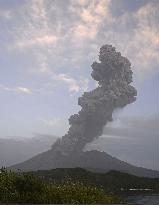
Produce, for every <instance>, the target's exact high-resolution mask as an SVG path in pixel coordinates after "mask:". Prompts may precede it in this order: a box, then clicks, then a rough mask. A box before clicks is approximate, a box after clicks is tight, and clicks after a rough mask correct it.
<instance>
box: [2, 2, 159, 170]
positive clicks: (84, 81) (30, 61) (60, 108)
mask: <svg viewBox="0 0 159 205" xmlns="http://www.w3.org/2000/svg"><path fill="white" fill-rule="evenodd" d="M0 28H1V32H0V44H1V47H0V102H1V103H0V122H1V123H0V137H3V138H4V137H8V136H21V137H31V136H34V135H36V134H37V133H39V134H53V135H57V136H62V135H64V134H65V132H66V131H67V130H68V118H69V116H70V115H71V114H74V113H77V112H78V111H79V110H80V107H79V106H78V105H77V99H78V97H79V96H81V95H82V93H83V92H85V91H89V90H92V89H94V88H95V87H96V82H95V81H94V80H93V79H91V76H90V74H91V64H92V63H93V61H95V60H98V52H99V48H100V47H101V46H102V45H104V44H112V45H113V46H115V47H116V49H117V50H118V51H120V52H121V53H122V55H123V56H126V57H127V58H128V59H129V60H130V62H131V64H132V70H133V73H134V74H133V79H134V82H133V85H134V86H135V87H136V88H137V90H138V97H137V101H136V102H135V103H133V104H131V105H129V106H127V107H126V108H124V110H120V111H116V112H115V113H114V122H113V123H112V124H111V125H110V127H113V128H115V129H116V127H117V126H119V127H120V129H121V128H122V129H125V128H126V124H125V123H123V121H124V119H127V122H132V121H135V120H136V119H140V122H141V124H142V125H143V126H144V123H143V122H145V121H144V120H145V119H146V120H147V121H146V122H147V124H148V122H150V123H152V122H153V123H154V124H155V125H156V127H155V129H157V131H156V130H155V133H154V132H153V131H154V130H153V129H154V127H153V126H152V127H150V126H147V124H146V125H145V127H144V129H145V132H146V133H147V131H149V129H151V136H150V137H153V139H154V144H155V142H158V141H157V140H158V138H159V136H158V135H157V134H156V133H157V132H158V133H159V128H158V126H157V125H158V124H157V123H159V120H158V119H159V108H158V105H159V94H158V88H159V57H158V53H159V1H158V0H140V1H138V0H133V1H132V0H0ZM135 122H136V121H135ZM137 124H138V122H137ZM129 126H130V127H131V129H129V132H130V130H131V132H132V130H135V127H136V126H134V124H133V123H130V124H129ZM138 129H139V133H140V128H138ZM148 133H149V132H148ZM112 135H113V134H112ZM112 135H111V136H112ZM115 136H116V134H114V135H113V137H112V138H113V140H114V139H115ZM125 137H127V138H128V139H129V137H130V136H129V134H127V136H125ZM138 137H140V134H138ZM116 138H117V139H118V136H116ZM141 138H142V139H143V141H142V143H143V144H144V141H145V138H146V137H145V138H144V135H142V137H141ZM133 139H134V141H135V139H136V138H135V137H134V138H133ZM155 140H156V141H155ZM135 142H136V141H135ZM134 149H135V148H134ZM114 150H115V149H114ZM152 150H153V148H152ZM158 169H159V168H158Z"/></svg>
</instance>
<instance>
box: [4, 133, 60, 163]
mask: <svg viewBox="0 0 159 205" xmlns="http://www.w3.org/2000/svg"><path fill="white" fill-rule="evenodd" d="M56 139H57V137H56V136H53V135H42V134H37V135H36V136H34V137H32V138H23V137H13V136H12V137H7V138H0V167H2V166H4V167H6V166H11V165H13V164H16V163H20V162H23V161H25V160H27V159H30V158H31V157H33V156H35V155H36V154H39V153H41V152H44V151H46V150H48V149H49V148H50V147H51V145H52V144H53V143H54V142H55V140H56Z"/></svg>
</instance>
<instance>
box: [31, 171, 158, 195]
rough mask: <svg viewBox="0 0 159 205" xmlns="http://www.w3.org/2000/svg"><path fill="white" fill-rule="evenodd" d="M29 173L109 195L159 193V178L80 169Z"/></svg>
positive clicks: (47, 179)
mask: <svg viewBox="0 0 159 205" xmlns="http://www.w3.org/2000/svg"><path fill="white" fill-rule="evenodd" d="M31 173H32V174H34V175H36V176H39V177H41V178H43V179H44V180H46V181H52V182H54V183H63V182H64V181H65V180H68V179H70V180H71V181H80V182H83V183H85V184H89V185H95V186H97V187H102V188H103V189H104V190H105V191H106V192H109V193H117V194H141V193H146V194H147V193H148V194H151V193H152V194H158V193H159V178H148V177H137V176H135V175H131V174H127V173H123V172H119V171H110V172H108V173H95V172H90V171H87V170H85V169H82V168H64V169H63V168H58V169H53V170H47V171H46V170H45V171H36V172H31ZM135 189H136V190H135Z"/></svg>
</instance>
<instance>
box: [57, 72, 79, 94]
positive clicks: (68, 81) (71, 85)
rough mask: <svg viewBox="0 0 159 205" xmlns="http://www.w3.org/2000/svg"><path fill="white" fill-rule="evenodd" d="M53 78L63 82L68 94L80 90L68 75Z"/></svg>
mask: <svg viewBox="0 0 159 205" xmlns="http://www.w3.org/2000/svg"><path fill="white" fill-rule="evenodd" d="M54 78H56V80H59V81H63V82H65V83H66V84H67V85H68V87H69V91H70V92H78V91H79V90H80V87H79V85H78V83H77V81H76V80H75V79H74V78H71V77H70V76H69V75H66V74H59V75H57V76H55V77H54Z"/></svg>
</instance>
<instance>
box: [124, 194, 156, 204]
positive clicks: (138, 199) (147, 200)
mask: <svg viewBox="0 0 159 205" xmlns="http://www.w3.org/2000/svg"><path fill="white" fill-rule="evenodd" d="M127 201H128V202H129V203H134V204H135V203H136V204H141V205H159V195H154V196H131V197H128V199H127Z"/></svg>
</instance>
